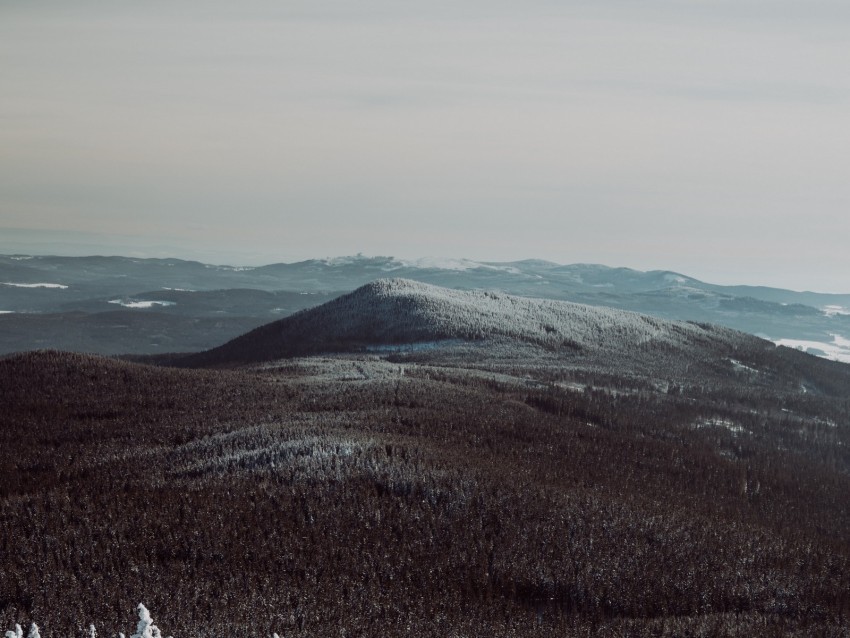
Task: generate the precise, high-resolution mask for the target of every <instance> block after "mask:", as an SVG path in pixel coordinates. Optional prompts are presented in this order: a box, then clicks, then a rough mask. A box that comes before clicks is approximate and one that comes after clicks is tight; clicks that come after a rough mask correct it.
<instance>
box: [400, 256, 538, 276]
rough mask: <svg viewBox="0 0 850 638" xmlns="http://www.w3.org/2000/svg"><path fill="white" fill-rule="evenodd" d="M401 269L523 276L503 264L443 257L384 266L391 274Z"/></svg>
mask: <svg viewBox="0 0 850 638" xmlns="http://www.w3.org/2000/svg"><path fill="white" fill-rule="evenodd" d="M400 268H417V269H431V270H454V271H457V272H465V271H467V270H496V271H500V272H506V273H510V274H512V275H521V274H522V271H521V270H520V269H519V268H517V267H515V266H509V265H503V264H488V263H484V262H480V261H472V260H471V259H450V258H448V259H447V258H441V257H422V258H421V259H394V260H393V261H392V262H390V263H389V264H387V265H386V266H384V268H383V270H385V271H387V272H391V271H393V270H398V269H400Z"/></svg>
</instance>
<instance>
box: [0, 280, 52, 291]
mask: <svg viewBox="0 0 850 638" xmlns="http://www.w3.org/2000/svg"><path fill="white" fill-rule="evenodd" d="M3 285H4V286H14V287H15V288H60V289H62V290H64V289H66V288H67V287H68V286H65V285H63V284H44V283H41V284H13V283H12V282H10V281H4V282H3Z"/></svg>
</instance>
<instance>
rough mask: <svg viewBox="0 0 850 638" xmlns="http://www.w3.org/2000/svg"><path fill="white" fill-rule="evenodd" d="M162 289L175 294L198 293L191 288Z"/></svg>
mask: <svg viewBox="0 0 850 638" xmlns="http://www.w3.org/2000/svg"><path fill="white" fill-rule="evenodd" d="M170 265H171V264H169V266H170ZM162 289H163V290H172V291H174V292H197V291H195V290H192V289H191V288H166V287H165V286H163V287H162Z"/></svg>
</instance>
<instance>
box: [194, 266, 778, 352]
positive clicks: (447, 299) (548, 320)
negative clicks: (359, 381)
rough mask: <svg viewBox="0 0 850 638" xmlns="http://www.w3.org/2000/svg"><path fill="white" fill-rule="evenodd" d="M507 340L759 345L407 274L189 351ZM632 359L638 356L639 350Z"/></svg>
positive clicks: (720, 333)
mask: <svg viewBox="0 0 850 638" xmlns="http://www.w3.org/2000/svg"><path fill="white" fill-rule="evenodd" d="M447 340H448V341H450V340H458V341H466V342H482V341H487V342H493V343H496V342H501V343H504V342H511V343H513V344H525V345H530V346H535V347H539V348H541V349H543V350H544V351H548V352H560V353H564V354H567V355H575V354H581V355H588V356H590V355H592V356H593V357H598V356H600V354H603V353H605V354H608V355H612V356H618V357H622V356H626V355H628V353H641V352H645V351H646V350H648V349H653V348H673V349H678V350H682V351H685V350H688V351H689V352H690V354H693V352H692V351H693V350H695V349H701V350H705V349H706V348H710V347H715V346H721V347H723V348H724V349H730V348H734V347H737V344H740V343H750V344H751V345H752V344H754V343H763V342H760V340H758V339H755V338H753V337H749V336H748V335H744V334H742V333H739V332H736V331H733V330H729V329H725V328H721V327H717V326H711V325H704V324H693V323H684V322H671V321H665V320H661V319H657V318H654V317H650V316H648V315H642V314H638V313H634V312H629V311H624V310H617V309H612V308H603V307H595V306H588V305H585V304H575V303H569V302H564V301H556V300H551V299H531V298H526V297H518V296H514V295H506V294H504V293H497V292H491V291H462V290H454V289H448V288H442V287H438V286H433V285H430V284H424V283H421V282H416V281H412V280H409V279H398V278H395V279H380V280H377V281H374V282H371V283H369V284H367V285H365V286H362V287H361V288H358V289H357V290H355V291H354V292H352V293H349V294H347V295H343V296H341V297H339V298H337V299H334V300H332V301H330V302H328V303H326V304H323V305H321V306H319V307H316V308H312V309H308V310H305V311H302V312H300V313H297V314H295V315H293V316H291V317H287V318H284V319H281V320H279V321H275V322H273V323H270V324H267V325H265V326H262V327H260V328H257V329H255V330H253V331H251V332H249V333H248V334H246V335H243V336H241V337H238V338H236V339H234V340H232V341H230V342H228V343H226V344H224V345H222V346H220V347H218V348H214V349H212V350H210V351H208V352H205V353H200V354H198V355H194V356H191V357H189V358H188V359H187V360H186V363H191V364H192V365H209V364H232V363H247V362H256V361H268V360H272V359H277V358H281V357H287V356H294V355H302V354H315V353H319V352H339V351H343V352H345V351H357V350H363V349H368V348H370V347H375V346H387V345H398V344H429V343H434V342H440V341H447ZM635 356H642V355H638V354H636V355H635Z"/></svg>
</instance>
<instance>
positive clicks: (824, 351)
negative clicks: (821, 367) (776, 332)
mask: <svg viewBox="0 0 850 638" xmlns="http://www.w3.org/2000/svg"><path fill="white" fill-rule="evenodd" d="M831 336H832V343H824V342H822V341H807V340H805V339H775V340H773V342H774V343H775V344H776V345H777V346H787V347H789V348H796V349H797V350H801V351H803V352H808V353H809V354H814V355H816V356H822V357H824V358H826V359H829V360H831V361H841V362H842V363H850V339H846V338H844V337H842V336H841V335H837V334H834V335H831Z"/></svg>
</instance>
